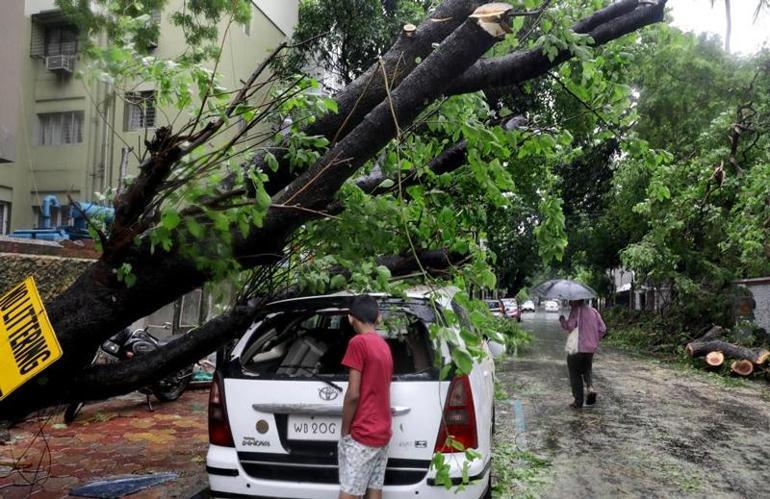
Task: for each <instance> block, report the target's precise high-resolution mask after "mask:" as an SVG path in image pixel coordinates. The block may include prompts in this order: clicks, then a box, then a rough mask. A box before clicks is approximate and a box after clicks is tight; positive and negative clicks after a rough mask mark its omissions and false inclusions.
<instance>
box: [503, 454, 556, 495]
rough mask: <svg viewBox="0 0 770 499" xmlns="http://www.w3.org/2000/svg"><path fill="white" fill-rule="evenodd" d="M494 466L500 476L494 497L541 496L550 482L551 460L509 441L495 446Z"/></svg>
mask: <svg viewBox="0 0 770 499" xmlns="http://www.w3.org/2000/svg"><path fill="white" fill-rule="evenodd" d="M492 466H493V474H494V476H495V478H496V481H495V484H494V488H493V489H492V497H499V498H501V499H502V498H507V497H538V492H539V490H540V489H541V488H542V487H543V486H545V485H547V484H548V483H549V482H550V476H549V475H550V473H551V461H550V460H549V459H546V458H544V457H541V456H538V455H537V454H535V453H533V452H529V451H525V450H520V449H519V448H517V447H516V446H515V444H513V443H512V442H509V441H506V442H500V443H497V444H496V445H495V447H494V451H493V454H492Z"/></svg>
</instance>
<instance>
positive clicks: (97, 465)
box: [0, 389, 208, 499]
mask: <svg viewBox="0 0 770 499" xmlns="http://www.w3.org/2000/svg"><path fill="white" fill-rule="evenodd" d="M153 400H154V399H153ZM207 404H208V390H200V389H199V390H188V391H187V392H185V393H184V394H183V395H182V397H181V398H180V399H179V400H177V401H176V402H171V403H167V404H161V403H154V404H153V405H154V407H155V412H150V411H149V410H148V408H147V405H146V404H145V397H144V395H141V394H138V393H133V394H130V395H126V396H123V397H119V398H115V399H111V400H109V401H107V402H102V403H98V404H90V405H87V406H86V407H85V408H83V410H82V412H81V413H80V414H79V415H78V417H77V419H76V420H75V421H74V422H73V423H72V424H71V425H69V426H67V425H65V424H63V423H62V415H61V411H59V412H58V413H57V414H55V415H53V416H51V417H48V418H38V419H36V420H30V421H27V422H25V423H23V424H21V425H18V426H16V427H14V428H12V429H11V430H10V431H11V442H10V443H7V444H5V445H0V498H2V499H17V498H22V497H33V498H35V499H49V498H51V499H53V498H57V499H58V498H61V497H71V496H70V495H69V490H70V489H71V488H73V487H75V486H78V485H83V484H85V483H87V482H90V481H93V480H101V479H105V478H110V477H115V476H118V475H130V474H145V473H152V472H166V471H172V472H175V473H177V474H178V475H179V478H178V479H176V480H174V481H172V482H167V483H165V484H163V485H159V486H156V487H153V488H150V489H147V490H144V491H142V492H140V493H138V494H135V495H132V496H130V497H132V498H176V497H180V498H189V497H191V496H192V495H194V494H195V493H196V492H198V491H200V490H201V489H203V488H204V487H205V486H206V485H207V481H206V474H205V464H204V458H205V455H206V448H207V445H208V430H207ZM41 427H42V428H43V431H42V433H41V431H40V429H41ZM43 437H44V438H43ZM46 441H47V445H48V448H49V449H50V452H46V450H45V449H46V443H45V442H46ZM38 463H40V464H39V465H38ZM36 470H38V471H37V476H36V474H35V471H36ZM30 481H32V482H34V483H33V484H32V485H29V482H30Z"/></svg>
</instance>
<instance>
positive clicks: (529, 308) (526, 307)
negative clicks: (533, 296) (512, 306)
mask: <svg viewBox="0 0 770 499" xmlns="http://www.w3.org/2000/svg"><path fill="white" fill-rule="evenodd" d="M521 311H522V312H534V311H535V303H534V302H533V301H532V300H527V301H525V302H524V303H522V305H521Z"/></svg>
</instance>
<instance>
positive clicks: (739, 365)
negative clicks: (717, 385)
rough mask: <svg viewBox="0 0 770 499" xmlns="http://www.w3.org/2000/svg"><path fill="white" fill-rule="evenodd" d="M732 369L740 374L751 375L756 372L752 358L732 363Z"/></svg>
mask: <svg viewBox="0 0 770 499" xmlns="http://www.w3.org/2000/svg"><path fill="white" fill-rule="evenodd" d="M730 370H731V371H732V372H734V373H735V374H737V375H739V376H749V375H751V373H753V372H754V364H753V363H752V362H751V361H750V360H746V359H741V360H736V361H734V362H733V363H732V364H731V365H730Z"/></svg>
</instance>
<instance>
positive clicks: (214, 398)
mask: <svg viewBox="0 0 770 499" xmlns="http://www.w3.org/2000/svg"><path fill="white" fill-rule="evenodd" d="M209 443H211V444H212V445H221V446H222V447H235V443H234V442H233V432H231V431H230V424H229V423H228V422H227V408H226V407H225V390H224V383H223V382H222V376H220V374H219V373H216V374H215V375H214V379H213V380H212V382H211V391H210V392H209Z"/></svg>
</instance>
